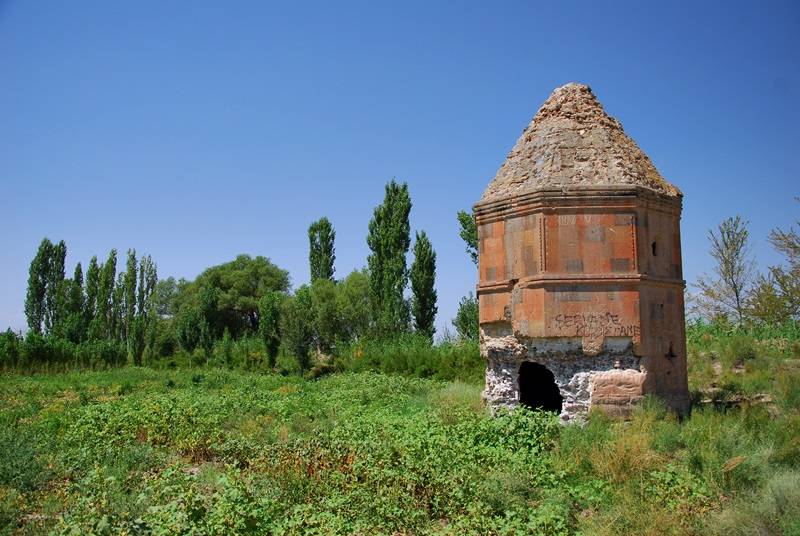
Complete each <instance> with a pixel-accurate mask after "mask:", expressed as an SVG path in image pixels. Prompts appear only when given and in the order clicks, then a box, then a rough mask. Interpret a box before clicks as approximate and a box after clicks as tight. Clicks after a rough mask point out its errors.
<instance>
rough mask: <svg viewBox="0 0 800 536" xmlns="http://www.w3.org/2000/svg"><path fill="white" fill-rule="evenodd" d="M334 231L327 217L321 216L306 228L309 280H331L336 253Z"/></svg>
mask: <svg viewBox="0 0 800 536" xmlns="http://www.w3.org/2000/svg"><path fill="white" fill-rule="evenodd" d="M335 239H336V231H334V230H333V225H331V222H330V221H328V218H325V217H322V218H320V219H319V220H317V221H315V222H314V223H312V224H311V225H310V226H309V228H308V264H309V267H310V269H311V282H312V283H313V282H314V281H316V280H317V279H330V280H331V281H333V272H334V266H333V263H334V261H335V260H336V253H335V247H334V240H335Z"/></svg>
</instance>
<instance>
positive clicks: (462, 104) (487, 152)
mask: <svg viewBox="0 0 800 536" xmlns="http://www.w3.org/2000/svg"><path fill="white" fill-rule="evenodd" d="M379 4H382V5H379ZM569 81H579V82H584V83H587V84H589V85H590V86H591V87H592V88H593V90H594V91H595V93H596V94H597V96H598V97H599V99H600V100H601V102H603V104H604V105H605V107H606V110H607V111H608V112H609V113H610V114H611V115H613V116H615V117H617V118H618V119H620V120H621V121H622V123H623V125H624V126H625V130H626V131H627V132H628V134H629V135H631V136H632V137H633V138H634V139H635V140H636V141H637V142H638V144H639V145H640V146H641V147H642V149H643V150H644V151H645V152H646V153H648V154H649V155H650V157H651V158H652V159H653V161H654V162H655V164H656V167H657V168H658V169H659V170H660V171H661V173H662V174H663V175H664V176H665V177H666V178H667V179H668V180H670V181H671V182H673V183H674V184H676V185H677V186H678V187H680V188H681V189H682V190H683V192H684V195H685V198H684V214H683V252H684V263H685V275H686V278H687V280H689V281H690V282H691V281H692V280H694V279H695V278H696V277H697V275H698V274H699V273H701V272H703V271H708V270H710V268H711V260H710V258H709V256H708V254H707V242H706V238H705V234H706V232H707V230H708V229H709V228H710V227H713V226H715V225H716V224H717V223H718V222H719V221H720V220H722V219H723V218H725V217H726V216H729V215H733V214H736V213H739V214H741V215H742V216H744V217H745V218H747V219H749V220H750V222H751V231H752V235H753V237H754V239H755V244H754V253H755V254H756V256H757V260H758V263H759V265H760V267H762V268H763V267H765V266H766V265H768V264H770V263H775V262H776V261H777V260H778V259H777V257H776V255H775V254H774V253H773V252H772V251H771V250H770V247H769V245H768V244H767V243H766V241H765V237H766V235H767V234H768V232H769V229H770V228H772V227H775V226H784V227H785V226H788V225H790V224H791V223H792V222H793V221H794V220H795V219H796V218H797V217H798V215H800V204H799V203H797V202H795V201H793V197H794V196H797V195H800V177H799V176H798V163H797V162H798V160H797V156H798V152H800V3H798V2H796V1H789V2H756V1H753V2H749V3H742V2H730V1H725V2H717V3H714V2H688V1H687V2H640V1H635V2H634V1H629V2H621V1H614V2H593V1H591V2H590V1H587V2H485V1H476V2H455V3H454V2H430V1H427V2H410V1H407V2H361V3H343V2H324V3H322V2H321V3H310V2H286V3H282V4H278V3H268V2H199V1H193V2H185V3H178V2H145V1H136V2H127V3H124V4H123V3H121V2H106V1H95V2H91V1H83V2H45V1H42V2H23V1H5V2H3V1H2V0H0V224H2V233H0V328H3V329H4V328H5V327H6V326H7V325H10V326H11V327H12V328H14V329H23V328H24V326H25V319H24V313H23V300H24V295H25V286H26V281H27V270H28V264H29V262H30V259H31V258H32V256H33V255H34V253H35V251H36V247H37V245H38V243H39V241H40V240H41V239H42V237H44V236H47V237H49V238H51V239H52V240H60V239H63V240H65V241H66V243H67V247H68V258H67V263H68V264H67V270H68V273H71V271H72V268H73V266H74V264H75V262H76V261H78V260H80V261H82V262H83V263H84V266H85V265H86V262H87V261H88V260H89V258H90V257H91V256H92V255H93V254H98V256H100V257H104V256H105V255H106V254H107V252H108V250H109V249H110V248H112V247H113V248H117V249H118V250H119V251H120V252H121V253H124V251H125V250H126V249H127V248H129V247H134V248H136V249H137V251H138V252H140V253H150V254H152V256H153V258H154V259H155V260H156V262H157V263H158V269H159V274H160V275H161V276H162V277H166V276H169V275H173V276H176V277H186V278H193V277H195V276H196V275H197V274H198V273H200V272H201V271H202V270H203V269H204V268H206V267H208V266H211V265H213V264H218V263H221V262H225V261H228V260H230V259H232V258H233V257H234V256H235V255H236V254H238V253H249V254H252V255H265V256H268V257H270V258H271V259H272V260H273V261H274V262H275V263H277V264H278V265H280V266H282V267H284V268H286V269H288V270H289V271H290V273H291V276H292V281H293V284H294V285H295V286H297V285H299V284H301V283H303V282H305V281H307V280H308V265H307V247H308V244H307V236H306V229H307V227H308V224H309V223H310V222H311V221H313V220H315V219H316V218H319V217H320V216H323V215H324V216H327V217H328V218H330V220H331V221H332V222H333V224H334V226H335V228H336V232H337V243H336V250H337V251H336V253H337V263H336V267H337V275H338V276H344V275H346V274H347V273H348V272H349V271H350V270H352V269H354V268H360V267H362V266H364V265H365V263H366V256H367V253H368V251H367V246H366V242H365V236H366V231H367V223H368V221H369V219H370V216H371V213H372V209H373V207H374V206H375V205H376V204H378V203H379V202H380V201H381V199H382V195H383V187H384V184H385V183H386V182H387V181H388V180H389V179H391V178H392V177H397V178H398V179H399V180H402V181H407V182H408V184H409V187H410V190H411V195H412V199H413V203H414V208H413V210H412V214H411V218H412V228H413V229H415V230H416V229H425V230H426V231H427V232H428V234H429V235H430V237H431V240H432V242H433V244H434V247H435V249H436V251H437V253H438V270H439V271H438V281H437V288H438V291H439V301H440V303H439V318H438V321H437V325H439V326H440V328H441V326H443V325H444V324H446V323H449V320H450V319H451V318H452V317H453V315H454V313H455V309H456V305H457V302H458V300H459V298H460V297H461V296H462V295H464V294H466V293H467V292H469V291H470V290H471V289H473V288H474V285H475V282H476V281H475V280H476V270H475V269H474V267H473V266H472V264H471V263H470V262H469V260H468V258H467V256H466V254H465V253H464V247H463V244H462V242H461V240H460V239H459V237H458V226H457V224H456V220H455V213H456V211H457V210H459V209H462V208H467V207H469V206H471V205H472V204H473V203H474V202H475V201H477V200H478V198H479V197H480V195H481V193H482V191H483V189H484V188H485V186H486V185H487V184H488V182H489V181H490V179H491V178H492V177H493V176H494V173H495V172H496V170H497V168H498V167H499V166H500V164H501V162H502V161H503V159H504V158H505V156H506V154H507V152H508V151H509V149H510V148H511V146H512V145H513V144H514V142H515V141H516V139H517V137H518V135H519V134H520V133H521V131H522V129H523V128H524V127H525V126H526V125H527V124H528V122H529V121H530V119H531V117H532V116H533V114H534V113H535V112H536V110H537V109H538V107H539V105H540V104H541V103H542V102H543V101H544V100H545V99H546V98H547V96H548V95H549V94H550V92H551V91H552V90H553V89H554V88H555V87H557V86H560V85H562V84H564V83H566V82H569Z"/></svg>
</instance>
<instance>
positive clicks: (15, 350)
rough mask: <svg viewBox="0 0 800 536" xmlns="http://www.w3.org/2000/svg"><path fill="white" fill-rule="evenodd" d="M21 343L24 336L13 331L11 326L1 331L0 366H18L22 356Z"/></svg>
mask: <svg viewBox="0 0 800 536" xmlns="http://www.w3.org/2000/svg"><path fill="white" fill-rule="evenodd" d="M21 345H22V336H20V335H17V334H16V333H14V332H13V331H11V328H8V330H6V331H4V332H3V333H0V366H3V367H14V366H16V365H17V363H18V362H19V358H20V346H21Z"/></svg>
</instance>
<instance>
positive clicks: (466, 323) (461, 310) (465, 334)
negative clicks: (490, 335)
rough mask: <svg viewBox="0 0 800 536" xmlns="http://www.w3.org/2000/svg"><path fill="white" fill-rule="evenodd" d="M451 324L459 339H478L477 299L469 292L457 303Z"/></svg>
mask: <svg viewBox="0 0 800 536" xmlns="http://www.w3.org/2000/svg"><path fill="white" fill-rule="evenodd" d="M453 325H454V326H455V328H456V332H458V336H459V338H461V339H466V340H473V341H477V340H478V334H479V328H478V299H477V298H475V297H474V296H473V295H472V293H471V292H470V294H469V296H464V297H463V298H461V301H460V302H459V304H458V311H457V312H456V317H455V318H454V319H453Z"/></svg>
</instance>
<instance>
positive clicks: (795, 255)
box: [769, 198, 800, 320]
mask: <svg viewBox="0 0 800 536" xmlns="http://www.w3.org/2000/svg"><path fill="white" fill-rule="evenodd" d="M797 200H798V201H800V198H798V199H797ZM797 225H798V227H799V228H800V220H798V221H797ZM769 241H770V243H771V244H772V246H773V247H774V248H775V249H776V250H777V251H778V252H779V253H781V254H782V255H783V256H784V259H785V260H786V263H785V265H784V266H772V267H770V269H769V270H770V274H771V276H772V278H773V280H774V281H775V287H776V289H777V293H778V296H779V297H780V299H781V301H782V302H783V307H784V316H785V319H787V320H788V319H789V318H794V319H798V318H800V231H798V230H797V229H795V228H794V227H790V228H789V230H783V229H773V230H772V232H770V234H769Z"/></svg>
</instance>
